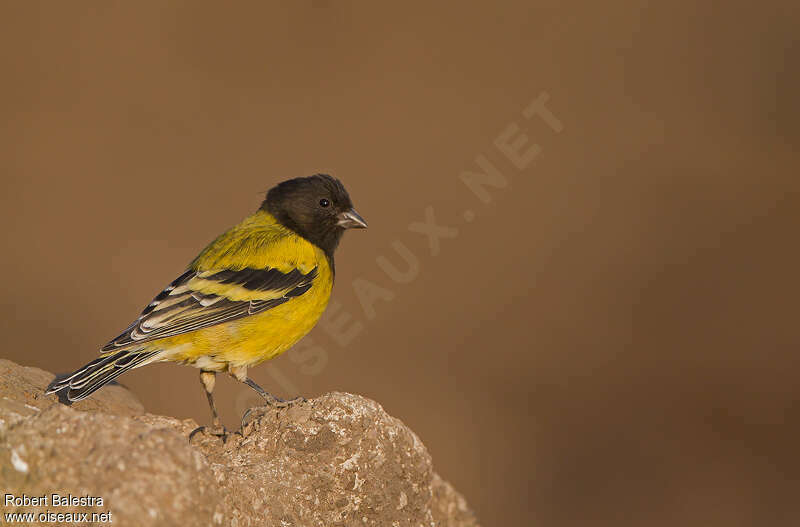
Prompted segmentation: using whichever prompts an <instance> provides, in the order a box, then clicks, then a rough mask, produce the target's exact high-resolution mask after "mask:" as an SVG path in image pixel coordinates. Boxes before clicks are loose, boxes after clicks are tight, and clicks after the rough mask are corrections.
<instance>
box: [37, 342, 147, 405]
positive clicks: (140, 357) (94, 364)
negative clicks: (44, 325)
mask: <svg viewBox="0 0 800 527" xmlns="http://www.w3.org/2000/svg"><path fill="white" fill-rule="evenodd" d="M157 353H159V352H158V351H148V352H142V351H139V350H121V351H119V352H118V353H115V354H113V355H109V356H107V357H98V358H97V359H95V360H93V361H91V362H90V363H88V364H86V365H85V366H83V367H82V368H79V369H78V370H76V371H75V372H73V373H72V374H70V375H68V376H67V377H65V378H63V379H60V380H58V381H53V382H52V383H50V386H48V387H47V393H54V392H58V391H61V390H63V389H68V391H67V398H68V399H69V400H70V401H80V400H81V399H84V398H86V397H88V396H89V395H91V394H92V393H94V392H95V391H97V390H98V389H100V388H101V387H103V386H104V385H106V384H108V383H109V382H111V381H112V380H114V379H116V378H117V377H118V376H119V375H122V374H123V373H124V372H126V371H128V370H131V369H133V368H135V367H137V366H139V365H141V364H142V363H143V362H145V361H146V360H148V359H150V358H152V357H153V356H154V355H156V354H157Z"/></svg>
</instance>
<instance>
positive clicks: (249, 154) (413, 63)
mask: <svg viewBox="0 0 800 527" xmlns="http://www.w3.org/2000/svg"><path fill="white" fill-rule="evenodd" d="M748 3H750V2H742V3H740V4H741V5H739V3H734V2H727V3H724V4H720V5H719V6H718V7H711V6H710V4H711V3H710V2H700V3H699V4H700V5H697V3H696V2H660V3H656V2H652V3H650V4H648V3H642V2H635V1H629V2H621V1H620V2H613V3H612V4H613V5H607V3H601V2H584V3H576V2H520V3H504V4H503V5H494V4H492V5H491V6H490V5H489V4H488V3H487V4H486V5H483V6H478V5H463V4H458V5H456V4H455V3H453V5H450V6H431V5H428V4H427V3H421V4H415V5H409V4H407V3H403V4H402V5H396V6H388V5H377V4H368V3H363V4H350V3H339V2H324V1H318V2H312V3H309V2H297V3H291V4H290V3H285V4H277V3H274V4H269V5H267V4H266V3H260V2H259V3H234V4H228V5H226V6H224V7H223V5H222V4H204V5H200V4H198V3H195V2H170V3H163V2H154V3H149V4H146V3H142V2H126V3H111V2H105V1H103V2H91V3H90V2H49V3H39V4H37V3H34V2H3V6H2V16H0V20H2V22H0V23H1V24H2V30H0V55H1V57H2V58H0V69H1V70H0V75H1V76H2V84H1V85H0V115H2V121H1V122H0V126H2V129H1V130H0V151H1V152H2V166H1V167H0V169H1V171H0V173H2V182H3V190H4V192H3V193H2V220H3V238H4V240H3V242H4V243H3V248H4V251H3V256H2V268H0V276H2V277H3V279H4V284H5V285H4V288H3V289H4V294H3V305H2V312H0V314H2V318H1V320H2V331H3V339H4V352H3V356H4V357H8V358H11V359H13V360H15V361H18V362H21V363H24V364H28V365H35V366H39V367H42V368H46V369H49V370H52V371H60V372H64V371H67V370H71V369H74V368H75V367H77V366H79V365H81V364H82V363H84V362H86V361H88V360H90V359H91V358H93V357H94V355H95V353H96V350H97V348H98V347H99V346H100V345H101V344H103V343H104V342H105V341H106V340H107V339H109V338H111V337H113V336H115V335H116V333H117V332H118V331H120V330H122V329H124V327H125V326H126V325H127V324H128V323H129V322H130V321H131V320H132V318H133V317H135V315H136V314H138V312H139V310H140V309H141V308H142V307H143V306H144V305H145V304H146V303H147V302H149V301H150V299H151V298H152V296H154V295H155V294H156V293H157V292H158V291H159V290H160V289H161V287H163V286H164V285H166V283H168V282H169V281H170V280H172V278H174V277H175V276H176V275H177V274H178V273H179V272H180V271H181V270H182V268H183V266H184V265H185V264H186V263H187V262H188V261H189V260H190V259H191V258H192V257H193V256H194V255H195V253H196V252H197V251H198V250H199V249H201V248H202V247H203V246H204V245H205V244H206V243H207V242H208V241H210V240H211V239H212V238H213V237H214V236H215V235H216V234H218V233H219V232H221V231H222V230H223V229H225V228H227V227H228V226H229V225H232V224H233V223H235V222H237V221H239V219H241V218H242V217H243V216H245V215H246V214H248V213H250V212H251V211H252V210H253V209H254V208H255V207H256V206H257V205H258V204H259V201H260V199H261V197H262V195H261V194H259V193H260V192H262V191H264V190H266V189H267V188H269V187H270V186H271V185H273V184H274V183H276V182H278V181H280V180H283V179H286V178H289V177H295V176H299V175H307V174H310V173H312V172H315V171H330V172H331V173H333V174H335V175H337V176H339V177H340V178H342V179H343V180H344V182H345V183H346V184H347V186H348V188H349V190H350V192H351V194H352V196H353V197H354V200H355V202H356V204H357V207H358V209H359V210H360V211H361V212H362V214H363V215H364V216H365V217H366V218H367V219H368V221H369V222H370V229H369V230H367V231H360V232H352V233H348V235H347V236H346V237H345V240H344V242H343V245H342V247H341V248H340V251H339V253H338V260H337V267H338V271H339V273H338V275H337V287H336V289H335V298H336V300H338V301H339V302H340V303H341V304H342V306H343V307H342V309H343V310H345V311H347V312H348V313H349V314H350V315H351V316H353V317H354V320H357V321H360V323H362V324H363V331H362V332H361V334H360V335H359V336H358V337H357V338H355V339H354V340H353V342H352V343H350V344H349V345H346V346H341V345H339V344H337V343H336V341H335V340H334V339H333V338H332V337H331V335H330V334H329V332H327V331H326V330H325V328H322V327H318V328H317V329H315V330H314V332H313V333H312V338H313V340H314V342H315V344H317V345H318V346H319V348H320V349H323V350H324V352H325V356H326V357H327V359H328V362H327V363H326V364H324V363H320V362H319V356H318V355H313V356H311V357H310V358H309V357H305V358H303V359H302V360H301V358H299V357H295V358H294V360H293V358H292V353H291V352H290V353H289V354H287V355H285V356H283V357H281V358H280V359H278V360H276V361H275V362H274V363H273V364H270V365H264V366H261V367H259V368H257V369H255V370H254V371H253V376H254V378H255V379H256V380H257V381H258V382H260V383H262V384H263V385H265V386H267V387H269V388H272V389H273V390H274V391H276V392H278V393H281V394H283V395H293V394H290V393H287V391H288V390H292V389H297V390H298V391H300V392H301V393H303V394H304V395H306V396H314V395H316V394H320V393H323V392H326V391H330V390H344V391H350V392H355V393H360V394H363V395H366V396H369V397H372V398H374V399H376V400H378V401H379V402H381V403H382V404H383V405H384V407H385V408H386V409H387V410H388V411H389V412H390V413H391V414H393V415H395V416H398V417H400V418H401V419H403V420H404V421H405V422H406V423H407V424H408V425H410V426H411V427H412V428H413V429H414V430H415V431H416V432H417V433H418V434H419V435H420V437H421V438H422V440H423V441H424V442H425V444H426V445H427V446H428V448H429V449H430V451H431V453H432V454H433V458H434V462H435V465H436V467H437V469H438V471H439V472H440V473H442V474H443V476H444V477H445V478H447V479H449V480H450V481H452V482H453V483H454V485H455V486H456V487H457V488H458V489H460V490H461V491H462V492H463V493H464V494H465V496H466V497H467V499H468V501H469V503H470V504H471V505H472V506H473V507H474V508H475V509H476V511H477V512H478V514H479V516H480V518H481V519H482V521H483V523H484V524H485V525H487V526H488V525H563V526H579V525H580V526H583V525H593V526H603V525H614V526H620V525H631V526H633V525H652V526H660V525H664V526H667V525H669V526H672V525H697V526H712V525H725V526H736V525H754V526H755V525H759V526H762V525H769V524H780V525H789V524H792V523H794V522H797V521H798V520H800V513H798V507H797V495H798V491H800V488H799V487H798V483H797V482H798V480H799V479H798V478H799V476H800V474H799V472H800V470H798V469H800V462H799V461H798V456H797V455H796V449H797V440H798V417H800V406H799V405H798V397H799V396H800V388H799V387H798V368H797V367H796V360H797V359H796V357H797V344H798V341H799V339H798V331H797V328H796V325H797V324H796V320H795V319H796V313H797V305H798V294H800V287H798V280H797V277H796V272H797V267H798V264H799V263H800V261H799V260H798V252H797V250H796V243H797V236H796V235H797V227H798V219H800V218H799V216H800V215H799V214H798V208H797V205H798V202H797V197H798V190H800V188H799V187H800V184H799V183H798V177H797V176H798V167H799V163H798V155H797V148H798V145H799V144H800V119H798V108H800V104H798V101H797V98H798V93H800V75H799V74H798V72H799V71H800V70H799V69H798V67H799V66H800V44H799V43H798V34H800V11H799V10H798V8H797V7H796V5H797V2H786V4H785V6H783V7H780V6H778V5H777V4H775V3H773V2H758V3H757V5H756V6H755V7H744V5H745V4H748ZM657 4H659V5H657ZM792 5H794V7H792ZM542 91H546V92H548V93H549V94H550V97H551V99H550V102H549V107H550V108H551V109H552V111H553V112H554V113H555V114H556V115H557V117H558V118H559V119H560V120H561V121H562V122H563V124H564V127H565V128H564V131H563V132H562V133H560V134H555V133H553V132H552V131H551V130H550V129H549V128H548V127H547V126H546V125H544V124H543V123H542V121H540V120H536V119H534V120H531V121H528V120H525V119H524V118H522V117H521V114H520V112H521V110H522V108H523V107H524V106H525V105H526V104H528V103H529V102H530V101H531V100H533V99H534V98H535V97H536V96H537V95H538V94H539V93H540V92H542ZM510 123H517V124H518V125H519V126H520V127H521V128H522V130H523V131H524V132H525V133H526V134H528V135H529V137H530V139H531V140H532V141H535V142H537V143H538V144H539V145H540V146H541V148H542V153H541V155H540V156H539V157H538V158H537V159H536V160H535V161H534V163H533V164H532V166H531V167H530V168H528V169H526V170H524V171H517V170H516V169H513V167H512V165H510V164H509V163H508V161H507V160H506V159H505V158H503V156H502V155H501V154H499V152H498V151H497V150H496V149H494V147H493V146H492V143H493V141H494V138H495V137H496V136H497V135H498V134H499V133H500V132H501V131H502V130H503V129H505V128H506V127H507V126H508V125H509V124H510ZM479 154H484V155H486V156H487V157H488V158H489V159H491V160H492V162H493V163H495V164H496V165H497V166H498V167H499V168H501V169H502V170H503V173H504V174H505V175H506V176H508V177H509V179H510V184H509V186H508V187H507V188H505V189H501V190H494V191H493V192H492V195H493V198H494V200H493V201H492V203H490V204H488V205H484V204H482V203H480V202H479V201H478V200H477V199H476V197H475V196H474V195H473V194H471V193H470V192H469V191H468V190H467V189H466V188H465V187H464V185H463V184H462V183H461V182H460V181H459V179H458V175H459V173H460V172H461V171H463V170H468V169H472V168H473V167H474V159H475V157H476V156H477V155H479ZM427 206H432V207H433V208H434V210H435V212H436V217H437V220H438V222H439V223H443V224H448V225H452V226H455V227H458V228H459V229H460V232H459V235H458V236H457V237H456V238H454V239H448V240H443V241H442V248H441V253H440V254H438V255H437V256H435V257H434V256H431V254H430V251H429V250H428V245H427V243H426V239H425V237H424V236H421V235H419V234H417V233H414V232H410V231H409V230H408V229H407V226H408V224H409V223H411V222H414V221H419V220H421V219H422V218H423V217H424V209H425V207H427ZM466 209H470V210H473V211H475V214H476V218H475V220H474V221H473V222H472V223H469V224H468V223H466V222H465V221H464V220H463V219H462V212H463V211H464V210H466ZM396 240H399V241H401V242H403V243H404V244H405V245H406V246H407V247H408V248H409V249H411V250H412V251H413V252H414V254H415V255H416V256H417V257H418V259H419V267H420V272H419V276H418V277H417V278H416V279H415V280H413V281H412V282H411V283H409V284H405V285H400V284H395V283H393V282H392V281H391V280H390V279H389V278H388V277H387V276H386V275H385V274H384V273H383V272H382V271H381V270H380V268H379V267H378V265H377V263H376V258H377V257H378V256H381V255H385V256H387V257H390V258H391V259H392V261H394V262H399V258H398V257H397V256H396V255H394V253H393V252H392V250H391V243H392V242H394V241H396ZM398 265H399V263H398ZM357 278H363V279H367V280H370V281H372V282H374V283H376V284H378V285H380V286H381V287H384V288H386V289H388V290H390V291H392V293H393V294H394V298H393V300H392V301H388V302H385V301H376V302H375V309H376V317H375V318H374V319H371V320H370V319H368V318H366V316H365V313H364V311H363V309H362V307H361V305H360V304H359V302H358V300H357V299H356V296H355V294H354V292H353V287H352V284H353V281H354V280H355V279H357ZM323 358H324V357H323ZM122 380H123V382H124V383H125V384H127V385H128V386H130V387H131V388H132V389H133V390H134V391H135V392H136V393H137V394H138V395H139V396H140V397H141V399H142V400H143V402H144V404H145V406H146V407H147V408H148V409H149V410H150V411H153V412H159V413H165V414H169V415H175V416H179V417H193V418H195V419H197V420H198V421H200V422H206V421H207V419H208V417H207V407H206V403H205V400H204V398H203V396H202V392H201V390H200V386H199V384H198V381H197V372H196V371H195V370H194V369H192V368H187V367H180V366H175V365H171V364H164V365H155V366H150V367H147V368H143V369H141V370H137V371H135V372H132V373H130V374H128V375H127V376H125V377H124V378H123V379H122ZM220 384H221V386H220V387H219V388H218V390H219V396H218V400H219V406H220V410H221V412H222V413H223V415H224V417H225V421H226V422H227V423H228V424H229V425H233V424H235V422H236V419H237V415H238V412H240V411H241V410H242V409H243V408H244V407H246V406H247V404H255V403H256V400H255V399H253V398H251V396H250V394H249V392H247V388H244V387H239V386H237V385H235V383H234V382H233V381H228V380H227V379H226V380H225V381H224V382H221V383H220Z"/></svg>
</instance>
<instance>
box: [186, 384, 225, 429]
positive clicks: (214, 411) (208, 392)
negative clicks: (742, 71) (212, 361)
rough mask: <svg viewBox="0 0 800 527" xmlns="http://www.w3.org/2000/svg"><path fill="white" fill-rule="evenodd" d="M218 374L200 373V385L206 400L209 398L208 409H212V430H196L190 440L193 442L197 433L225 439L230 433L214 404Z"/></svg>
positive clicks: (202, 427) (203, 427)
mask: <svg viewBox="0 0 800 527" xmlns="http://www.w3.org/2000/svg"><path fill="white" fill-rule="evenodd" d="M216 380H217V374H216V372H213V371H205V370H201V371H200V384H202V385H203V389H204V390H205V392H206V398H208V407H209V408H210V409H211V426H212V428H211V429H209V428H208V427H205V426H201V427H200V428H198V429H196V430H194V431H193V432H192V433H191V435H190V436H189V439H190V440H191V438H192V436H194V434H196V433H197V432H201V431H202V432H208V433H210V434H211V435H215V436H220V437H222V438H223V439H224V438H225V436H227V434H228V432H227V430H225V427H224V426H222V424H221V423H220V421H219V415H218V414H217V405H215V404H214V396H213V395H212V392H213V391H214V385H215V384H216Z"/></svg>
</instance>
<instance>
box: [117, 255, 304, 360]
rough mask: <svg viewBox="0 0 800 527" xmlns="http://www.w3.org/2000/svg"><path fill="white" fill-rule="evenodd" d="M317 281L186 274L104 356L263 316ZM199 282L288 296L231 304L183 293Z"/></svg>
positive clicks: (264, 272)
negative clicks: (198, 279)
mask: <svg viewBox="0 0 800 527" xmlns="http://www.w3.org/2000/svg"><path fill="white" fill-rule="evenodd" d="M316 276H317V268H316V267H315V268H314V269H312V270H311V271H309V272H308V273H305V274H303V273H301V272H300V271H299V270H297V269H294V270H292V271H290V272H288V273H283V272H280V271H278V270H277V269H252V268H245V269H242V270H240V271H232V270H223V271H217V272H214V273H213V274H210V275H203V274H202V273H198V272H195V271H187V272H186V273H184V274H182V275H181V276H180V277H178V278H177V279H176V280H175V281H173V282H172V283H171V284H170V285H169V286H167V287H166V288H165V289H164V290H163V291H162V292H161V293H160V294H159V295H158V296H157V297H155V299H153V301H152V302H151V303H150V304H148V305H147V307H145V309H144V311H142V314H141V315H139V318H138V319H137V320H136V322H134V323H133V324H131V325H130V326H129V327H128V328H127V329H126V330H125V331H124V332H123V333H121V334H120V335H119V336H117V338H115V339H114V340H112V341H110V342H109V343H108V344H106V345H105V346H103V348H102V350H103V351H113V350H114V349H118V348H121V347H125V346H129V345H131V344H134V343H143V342H149V341H151V340H156V339H162V338H167V337H174V336H176V335H180V334H183V333H189V332H191V331H196V330H198V329H203V328H207V327H210V326H213V325H216V324H221V323H223V322H228V321H231V320H235V319H237V318H242V317H246V316H250V315H255V314H257V313H262V312H264V311H266V310H268V309H271V308H273V307H276V306H279V305H281V304H283V303H285V302H288V301H289V300H291V299H292V298H295V297H298V296H300V295H303V294H304V293H306V292H307V291H308V290H309V289H311V287H312V285H313V280H314V278H316ZM195 277H197V278H200V279H202V280H207V281H213V282H218V283H221V284H230V285H237V286H240V287H244V288H246V289H249V290H251V291H286V293H284V295H283V296H281V297H279V298H273V299H267V300H250V301H247V300H230V299H228V298H225V297H221V296H219V295H215V294H212V293H203V292H201V291H195V290H192V289H189V288H187V287H185V286H186V285H187V284H188V283H189V282H190V281H191V280H192V279H193V278H195Z"/></svg>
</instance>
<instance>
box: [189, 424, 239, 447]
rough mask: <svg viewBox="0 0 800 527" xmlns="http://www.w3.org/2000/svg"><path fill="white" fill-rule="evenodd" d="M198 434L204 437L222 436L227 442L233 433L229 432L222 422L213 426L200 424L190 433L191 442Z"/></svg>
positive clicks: (223, 440)
mask: <svg viewBox="0 0 800 527" xmlns="http://www.w3.org/2000/svg"><path fill="white" fill-rule="evenodd" d="M198 434H200V435H202V436H204V437H216V438H220V439H222V442H223V443H226V442H227V441H228V438H229V437H230V436H231V435H232V434H231V432H228V430H227V429H226V428H225V427H224V426H222V425H220V424H216V425H212V426H198V427H197V428H195V429H194V430H192V433H191V434H189V442H190V443H191V442H192V439H193V438H194V437H195V436H196V435H198Z"/></svg>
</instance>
